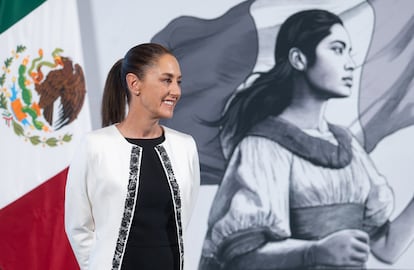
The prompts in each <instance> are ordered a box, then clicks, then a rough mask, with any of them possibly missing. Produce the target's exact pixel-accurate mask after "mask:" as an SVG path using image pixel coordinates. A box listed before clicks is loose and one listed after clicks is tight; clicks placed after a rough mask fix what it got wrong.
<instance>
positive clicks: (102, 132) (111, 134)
mask: <svg viewBox="0 0 414 270" xmlns="http://www.w3.org/2000/svg"><path fill="white" fill-rule="evenodd" d="M117 136H119V132H118V130H117V128H116V127H115V125H111V126H107V127H104V128H99V129H95V130H92V131H90V132H88V133H86V135H85V139H86V140H87V141H96V140H108V139H113V138H117Z"/></svg>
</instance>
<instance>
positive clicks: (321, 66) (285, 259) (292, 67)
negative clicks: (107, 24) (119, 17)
mask: <svg viewBox="0 0 414 270" xmlns="http://www.w3.org/2000/svg"><path fill="white" fill-rule="evenodd" d="M181 2H183V3H184V2H185V1H178V2H177V3H176V4H174V7H176V6H177V5H180V4H181ZM209 3H210V2H209ZM148 5H151V3H149V4H148ZM154 5H155V4H154ZM183 5H185V6H186V7H187V8H188V9H186V10H187V11H188V10H191V12H182V13H180V12H178V11H177V10H178V9H179V8H177V10H175V9H174V12H172V10H173V9H169V10H170V13H168V15H165V14H164V15H163V16H161V14H159V15H160V16H159V17H158V18H159V20H156V19H155V18H153V17H151V16H150V15H147V17H145V14H143V13H145V12H140V16H141V17H142V16H143V17H142V18H141V20H147V21H148V22H149V21H151V20H153V21H154V22H157V23H158V25H157V27H156V29H155V30H154V31H152V32H151V31H150V30H148V31H147V32H145V29H143V28H140V29H139V33H140V34H141V35H143V33H144V32H145V35H146V37H143V38H142V39H141V40H138V41H139V42H143V41H153V42H158V43H161V44H164V45H166V46H167V47H168V48H170V49H171V50H172V51H173V52H174V54H175V55H176V56H177V58H178V59H179V62H180V65H181V71H182V74H183V81H182V98H181V100H180V102H179V104H178V105H177V107H176V111H175V114H174V117H173V119H171V120H168V121H165V122H164V123H163V124H165V125H167V126H170V127H173V128H175V129H178V130H181V131H184V132H186V133H189V134H192V135H193V136H194V138H195V139H196V141H197V144H198V148H199V155H200V163H201V164H200V165H201V176H202V178H201V181H202V187H201V189H200V194H199V199H198V202H197V205H196V207H195V213H194V216H193V219H192V221H191V224H190V228H189V229H188V234H187V239H186V241H187V242H189V247H191V249H188V250H186V267H188V268H189V269H199V270H222V269H226V270H228V269H251V270H254V269H286V268H296V269H307V268H314V267H316V268H318V269H319V268H320V269H341V268H342V269H343V268H347V269H348V268H349V267H353V268H352V269H361V268H362V269H365V268H366V269H379V268H380V269H414V260H412V258H410V256H412V255H413V254H414V245H413V244H412V242H413V239H414V201H413V195H414V185H413V184H412V182H413V180H414V171H413V168H412V162H413V160H414V151H413V149H414V144H413V140H412V138H414V127H413V124H414V83H413V78H414V65H413V64H412V62H413V58H414V39H413V35H414V16H413V15H414V2H413V1H411V0H395V1H384V0H346V1H332V0H318V1H314V0H256V1H254V0H247V1H232V3H231V4H228V1H224V2H220V1H211V3H210V4H209V5H211V6H212V8H213V7H214V10H216V11H217V10H220V9H219V7H220V5H221V6H223V8H222V9H221V11H217V12H215V13H214V14H215V15H214V16H212V15H206V14H207V10H209V8H208V7H204V8H200V9H197V8H196V6H197V4H196V3H194V4H193V2H191V1H187V2H185V4H183ZM160 8H161V7H160ZM130 10H134V9H130ZM134 12H135V11H134ZM134 14H136V13H134ZM209 14H212V13H209ZM126 17H128V16H126ZM139 18H140V17H137V18H135V19H136V20H138V19H139ZM167 18H168V19H167ZM160 21H162V24H161V23H159V22H160ZM140 25H142V24H140ZM147 25H148V27H151V26H150V25H151V24H150V23H148V24H147ZM153 28H154V27H153ZM153 28H152V29H153ZM129 31H130V30H129ZM128 37H130V35H128ZM146 38H147V39H146ZM145 39H146V40H145ZM114 44H115V43H114ZM114 44H112V45H111V46H113V45H114ZM129 46H130V44H126V45H125V48H127V47H129ZM120 51H123V50H120ZM117 58H118V56H115V57H114V59H117Z"/></svg>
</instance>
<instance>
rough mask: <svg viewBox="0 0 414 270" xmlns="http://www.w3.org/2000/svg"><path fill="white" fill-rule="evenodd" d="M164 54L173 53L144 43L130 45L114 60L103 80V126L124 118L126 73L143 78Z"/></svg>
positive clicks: (127, 98) (127, 93)
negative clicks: (122, 54)
mask: <svg viewBox="0 0 414 270" xmlns="http://www.w3.org/2000/svg"><path fill="white" fill-rule="evenodd" d="M165 54H170V55H173V54H172V53H171V52H170V51H169V50H168V49H167V48H165V47H163V46H161V45H159V44H156V43H144V44H140V45H137V46H135V47H132V48H131V49H130V50H129V51H128V52H127V53H126V55H125V56H124V58H123V59H120V60H118V61H116V63H115V64H114V65H113V66H112V68H111V69H110V71H109V73H108V76H107V78H106V81H105V87H104V92H103V97H102V105H101V106H102V107H101V116H102V126H103V127H105V126H109V125H112V124H115V123H119V122H121V121H122V120H124V118H125V111H126V105H127V102H128V103H129V100H130V93H129V90H128V86H127V82H126V75H127V74H128V73H133V74H135V75H136V76H137V77H138V78H140V79H143V78H144V77H145V74H146V71H147V69H148V68H149V67H151V66H153V65H155V64H156V62H157V60H158V59H159V58H160V57H161V56H163V55H165Z"/></svg>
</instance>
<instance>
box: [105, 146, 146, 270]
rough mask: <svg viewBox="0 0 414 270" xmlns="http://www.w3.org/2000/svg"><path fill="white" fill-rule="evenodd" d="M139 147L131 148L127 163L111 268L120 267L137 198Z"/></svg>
mask: <svg viewBox="0 0 414 270" xmlns="http://www.w3.org/2000/svg"><path fill="white" fill-rule="evenodd" d="M141 154H142V150H141V148H139V147H137V146H134V147H132V150H131V161H130V164H129V181H128V193H127V198H126V200H125V206H124V215H123V217H122V221H121V227H120V228H119V235H118V240H117V243H116V247H115V254H114V257H113V259H112V270H117V269H120V267H121V263H122V259H123V256H124V253H125V247H126V242H127V240H128V234H129V230H130V228H131V223H132V217H133V215H134V208H135V203H136V199H137V191H138V175H139V169H140V166H139V165H140V163H141V157H142V155H141Z"/></svg>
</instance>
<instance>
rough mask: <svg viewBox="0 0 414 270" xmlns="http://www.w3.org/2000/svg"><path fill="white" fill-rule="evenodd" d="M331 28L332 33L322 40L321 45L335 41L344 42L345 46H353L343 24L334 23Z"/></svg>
mask: <svg viewBox="0 0 414 270" xmlns="http://www.w3.org/2000/svg"><path fill="white" fill-rule="evenodd" d="M330 30H331V34H329V35H328V36H326V37H325V38H324V39H322V40H321V42H320V44H321V45H322V44H325V45H329V44H332V43H335V42H342V43H344V44H345V47H351V39H350V37H349V34H348V32H347V31H346V29H345V27H343V26H342V25H341V24H334V25H332V27H331V29H330Z"/></svg>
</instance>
